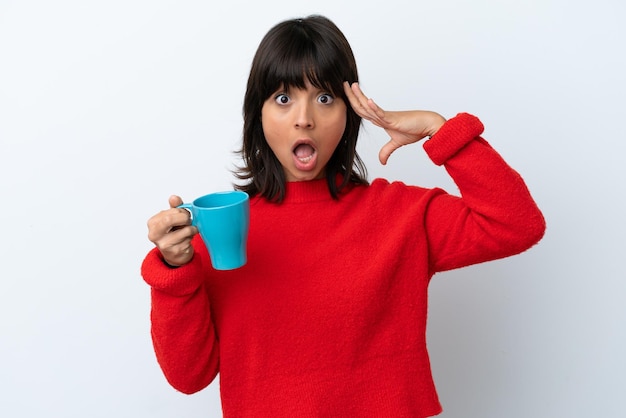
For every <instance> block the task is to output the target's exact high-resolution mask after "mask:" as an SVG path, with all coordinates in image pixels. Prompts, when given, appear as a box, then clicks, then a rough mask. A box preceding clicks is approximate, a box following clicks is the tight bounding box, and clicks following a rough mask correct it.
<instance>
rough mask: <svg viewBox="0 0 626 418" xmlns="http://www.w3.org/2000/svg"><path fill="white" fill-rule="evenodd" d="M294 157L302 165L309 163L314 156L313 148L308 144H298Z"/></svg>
mask: <svg viewBox="0 0 626 418" xmlns="http://www.w3.org/2000/svg"><path fill="white" fill-rule="evenodd" d="M293 153H294V155H295V156H296V158H297V159H298V161H300V162H301V163H302V164H307V163H309V162H310V161H311V160H312V159H313V156H314V155H315V148H313V147H312V146H311V145H310V144H304V143H303V144H298V145H297V146H296V147H295V148H294V150H293Z"/></svg>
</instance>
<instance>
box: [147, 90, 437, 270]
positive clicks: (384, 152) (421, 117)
mask: <svg viewBox="0 0 626 418" xmlns="http://www.w3.org/2000/svg"><path fill="white" fill-rule="evenodd" d="M344 90H345V92H346V95H347V97H348V101H349V103H348V104H349V105H350V106H352V108H353V109H354V111H355V112H356V113H357V114H358V115H359V116H361V117H362V118H363V119H365V120H368V121H370V122H371V123H373V124H374V125H376V126H378V127H380V128H382V129H384V130H385V132H386V133H387V134H388V135H389V142H387V143H386V144H385V145H383V147H382V148H381V150H380V152H379V154H378V158H379V160H380V162H381V164H387V161H388V159H389V156H390V155H391V154H392V153H393V152H394V151H395V150H397V149H398V148H400V147H402V146H405V145H410V144H413V143H416V142H419V141H420V140H422V139H423V138H426V137H430V136H433V135H434V134H435V133H436V132H437V131H438V130H439V128H441V126H442V125H443V124H444V123H445V121H446V120H445V119H444V118H443V116H441V115H439V114H438V113H435V112H431V111H425V110H410V111H386V110H383V109H382V108H381V107H379V106H378V105H377V104H376V103H375V102H374V101H373V100H372V99H370V98H368V97H367V96H366V95H365V94H364V93H363V91H362V90H361V88H360V86H359V85H358V83H353V84H352V85H350V84H349V83H347V82H346V83H344ZM348 104H346V103H345V102H344V101H343V100H341V99H339V98H335V97H333V96H332V95H330V94H328V93H327V92H324V91H321V90H319V89H316V88H315V87H313V86H311V85H310V84H307V85H306V88H305V89H302V90H300V89H291V90H289V91H285V90H284V89H281V90H279V91H277V92H276V93H275V94H273V95H272V96H270V97H269V98H268V99H267V100H266V101H265V103H264V104H263V109H262V122H263V131H264V133H265V137H266V140H267V142H268V144H269V146H270V148H271V149H272V151H273V152H274V154H275V155H276V157H277V158H278V161H279V162H280V163H281V165H282V166H283V168H284V170H285V177H286V179H287V181H309V180H314V179H320V178H323V177H324V173H325V172H324V170H325V167H326V164H327V163H328V160H329V159H330V157H331V156H332V154H333V152H334V150H335V148H336V147H337V144H339V141H340V140H341V136H342V134H343V131H344V129H345V125H346V106H347V105H348ZM302 142H304V143H306V144H308V145H309V146H310V147H311V148H310V149H313V150H314V153H313V155H312V156H311V157H312V158H311V159H310V160H309V159H304V161H305V162H302V161H300V162H298V161H297V160H298V158H297V157H296V156H295V154H294V149H295V147H296V146H297V144H299V143H302ZM182 203H183V201H182V199H181V198H180V197H179V196H170V198H169V206H170V208H169V209H166V210H163V211H161V212H159V213H157V214H156V215H154V216H152V217H151V218H150V219H149V220H148V239H149V240H150V241H151V242H153V243H154V245H156V246H157V248H158V249H159V251H161V254H162V255H163V258H164V260H165V262H166V263H168V264H169V265H171V266H181V265H183V264H186V263H188V262H190V261H191V259H192V258H193V247H192V246H191V239H192V238H193V236H194V235H195V234H197V233H198V230H197V228H196V227H194V226H191V217H190V214H189V212H188V211H187V210H185V209H179V208H177V206H179V205H181V204H182Z"/></svg>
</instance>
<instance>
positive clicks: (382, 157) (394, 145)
mask: <svg viewBox="0 0 626 418" xmlns="http://www.w3.org/2000/svg"><path fill="white" fill-rule="evenodd" d="M401 146H402V144H400V143H398V142H396V141H394V140H393V139H391V140H390V141H389V142H387V143H386V144H385V145H383V147H382V148H381V149H380V152H379V153H378V160H379V161H380V163H381V164H382V165H386V164H387V160H388V159H389V156H390V155H391V153H392V152H394V151H395V150H397V149H398V148H400V147H401Z"/></svg>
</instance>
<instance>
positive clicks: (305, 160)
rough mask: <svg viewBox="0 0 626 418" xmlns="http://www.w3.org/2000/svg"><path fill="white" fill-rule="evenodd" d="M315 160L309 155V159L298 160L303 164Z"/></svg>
mask: <svg viewBox="0 0 626 418" xmlns="http://www.w3.org/2000/svg"><path fill="white" fill-rule="evenodd" d="M312 158H313V156H312V155H309V156H308V157H304V158H298V161H300V162H301V163H304V164H306V163H308V162H309V161H311V159H312Z"/></svg>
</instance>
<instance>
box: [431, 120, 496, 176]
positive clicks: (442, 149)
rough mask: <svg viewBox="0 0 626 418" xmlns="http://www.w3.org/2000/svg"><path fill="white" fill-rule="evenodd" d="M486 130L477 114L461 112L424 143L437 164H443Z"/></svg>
mask: <svg viewBox="0 0 626 418" xmlns="http://www.w3.org/2000/svg"><path fill="white" fill-rule="evenodd" d="M484 130H485V127H484V126H483V124H482V122H481V121H480V120H479V119H478V118H477V117H476V116H473V115H470V114H469V113H459V114H458V115H456V116H455V117H453V118H452V119H450V120H448V121H447V122H446V123H444V124H443V126H442V127H441V128H439V130H438V131H437V133H435V135H433V137H432V138H431V139H430V140H428V141H426V143H424V150H425V151H426V153H427V154H428V156H429V157H430V159H431V160H432V161H433V162H434V163H435V164H437V165H442V164H444V163H445V162H446V161H448V159H450V158H452V157H453V156H454V155H455V154H456V153H457V152H459V151H460V150H461V149H462V148H463V147H465V145H467V144H468V143H469V142H471V141H472V140H474V139H475V138H477V137H478V136H479V135H480V134H482V133H483V131H484Z"/></svg>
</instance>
